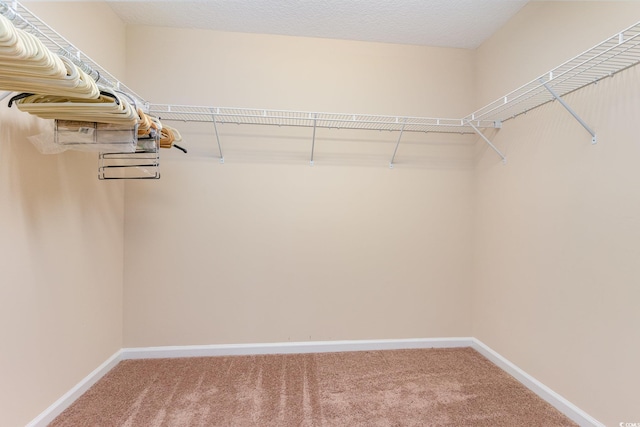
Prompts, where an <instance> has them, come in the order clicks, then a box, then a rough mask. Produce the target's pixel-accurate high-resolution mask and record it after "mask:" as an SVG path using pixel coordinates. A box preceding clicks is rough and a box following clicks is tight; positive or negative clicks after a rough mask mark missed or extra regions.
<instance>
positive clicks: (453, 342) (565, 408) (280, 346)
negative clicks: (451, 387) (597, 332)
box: [26, 337, 604, 427]
mask: <svg viewBox="0 0 640 427" xmlns="http://www.w3.org/2000/svg"><path fill="white" fill-rule="evenodd" d="M457 347H471V348H473V349H475V350H476V351H477V352H479V353H480V354H482V355H483V356H484V357H486V358H487V359H489V360H490V361H491V362H493V363H494V364H495V365H497V366H498V367H499V368H501V369H502V370H504V371H505V372H507V373H508V374H510V375H511V376H513V377H514V378H515V379H516V380H518V381H519V382H520V383H522V384H523V385H524V386H525V387H527V388H528V389H529V390H531V391H533V392H534V393H535V394H537V395H538V396H540V397H541V398H542V399H544V400H545V401H547V402H549V403H550V404H551V405H553V406H554V407H555V408H556V409H558V410H559V411H560V412H562V413H563V414H565V415H566V416H567V417H569V418H570V419H571V420H573V421H574V422H576V423H578V424H579V425H580V426H583V427H587V426H588V427H604V424H602V423H600V422H599V421H597V420H595V419H594V418H593V417H591V416H590V415H589V414H587V413H586V412H584V411H583V410H581V409H580V408H578V407H577V406H575V405H574V404H572V403H571V402H569V401H568V400H566V399H565V398H564V397H562V396H560V395H559V394H558V393H556V392H554V391H553V390H551V389H550V388H549V387H547V386H545V385H544V384H542V383H541V382H540V381H538V380H536V379H535V378H533V377H532V376H531V375H529V374H527V373H526V372H524V371H523V370H522V369H520V368H519V367H517V366H516V365H514V364H513V363H511V362H510V361H509V360H507V359H506V358H504V357H503V356H502V355H500V354H498V353H497V352H496V351H494V350H493V349H491V348H490V347H488V346H487V345H486V344H484V343H483V342H482V341H480V340H478V339H476V338H471V337H461V338H417V339H395V340H356V341H309V342H284V343H264V344H219V345H192V346H167V347H136V348H123V349H121V350H120V351H118V352H116V353H115V354H114V355H113V356H111V357H110V358H109V359H108V360H106V361H105V362H104V363H103V364H102V365H100V366H99V367H98V368H96V369H95V370H94V371H93V372H91V373H90V374H89V375H87V377H85V378H84V379H83V380H82V381H80V382H79V383H78V384H77V385H76V386H75V387H73V388H72V389H71V390H69V391H68V392H67V393H66V394H65V395H64V396H62V397H61V398H60V399H58V400H57V401H56V402H55V403H53V404H52V405H51V406H50V407H49V408H47V409H46V410H45V411H44V412H42V413H41V414H40V415H38V416H37V417H36V418H34V419H33V420H32V421H31V422H30V423H29V424H27V426H26V427H45V426H46V425H48V424H49V423H50V422H51V421H53V420H54V419H55V418H56V417H57V416H58V415H60V414H61V413H62V411H64V410H65V409H67V408H68V407H69V406H70V405H71V404H72V403H73V402H74V401H75V400H76V399H78V398H79V397H80V396H81V395H82V394H83V393H84V392H86V391H87V390H88V389H89V388H90V387H91V386H92V385H93V384H95V383H96V382H97V381H98V380H99V379H100V378H102V377H103V376H104V375H105V374H106V373H107V372H109V371H110V370H111V369H112V368H113V367H115V366H116V365H117V364H118V363H119V362H120V361H121V360H128V359H159V358H177V357H210V356H243V355H257V354H300V353H331V352H344V351H373V350H403V349H415V348H457Z"/></svg>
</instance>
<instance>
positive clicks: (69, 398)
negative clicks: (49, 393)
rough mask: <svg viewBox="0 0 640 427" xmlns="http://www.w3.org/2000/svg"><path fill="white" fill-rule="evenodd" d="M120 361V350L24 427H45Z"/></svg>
mask: <svg viewBox="0 0 640 427" xmlns="http://www.w3.org/2000/svg"><path fill="white" fill-rule="evenodd" d="M120 360H122V350H118V351H117V352H116V353H115V354H114V355H113V356H111V357H110V358H108V359H107V360H106V361H105V362H104V363H103V364H102V365H100V366H98V367H97V368H96V369H94V370H93V372H91V373H90V374H89V375H87V376H86V377H85V378H83V379H82V381H80V382H79V383H78V384H76V385H75V386H74V387H73V388H72V389H71V390H69V391H68V392H66V393H65V394H64V395H63V396H62V397H61V398H60V399H58V400H56V401H55V402H54V403H53V404H52V405H51V406H49V407H48V408H47V409H45V410H44V411H43V412H42V413H41V414H40V415H38V416H37V417H35V418H34V419H33V420H31V422H29V424H27V425H26V427H46V426H47V425H48V424H49V423H50V422H52V421H53V420H54V419H55V418H56V417H57V416H58V415H60V414H61V413H62V412H63V411H64V410H65V409H67V408H68V407H69V406H71V404H72V403H73V402H75V401H76V400H77V399H78V398H79V397H80V396H82V395H83V394H84V393H85V392H86V391H87V390H89V388H91V386H92V385H94V384H95V383H97V382H98V380H100V378H102V377H103V376H104V375H105V374H106V373H107V372H109V371H110V370H111V369H113V368H114V367H115V366H116V365H117V364H118V363H119V362H120Z"/></svg>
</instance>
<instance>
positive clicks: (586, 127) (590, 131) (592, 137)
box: [541, 81, 598, 144]
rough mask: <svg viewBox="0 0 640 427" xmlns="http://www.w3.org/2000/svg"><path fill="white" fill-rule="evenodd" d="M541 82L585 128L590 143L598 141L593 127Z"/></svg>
mask: <svg viewBox="0 0 640 427" xmlns="http://www.w3.org/2000/svg"><path fill="white" fill-rule="evenodd" d="M541 83H542V85H543V86H544V87H545V89H547V90H548V91H549V93H550V94H551V96H553V98H554V99H555V100H557V101H558V102H559V103H560V104H561V105H562V106H563V107H564V108H565V109H566V110H567V111H568V112H569V113H570V114H571V115H572V116H573V118H574V119H576V120H577V121H578V123H580V124H581V125H582V127H583V128H585V129H586V130H587V132H589V134H591V143H592V144H595V143H596V142H598V140H597V138H596V133H595V132H594V131H593V129H591V128H590V127H589V125H587V123H586V122H585V121H584V120H582V118H581V117H580V116H579V115H578V113H576V112H575V111H574V110H573V108H571V106H569V104H567V102H566V101H565V100H564V99H562V97H561V96H559V95H558V94H557V93H555V92H554V90H553V89H551V87H550V86H549V85H548V84H547V83H546V82H544V81H541Z"/></svg>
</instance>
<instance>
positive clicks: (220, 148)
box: [211, 112, 224, 163]
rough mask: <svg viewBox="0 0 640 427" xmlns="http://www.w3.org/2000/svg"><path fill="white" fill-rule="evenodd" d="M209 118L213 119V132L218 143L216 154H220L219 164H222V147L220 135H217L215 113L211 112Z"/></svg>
mask: <svg viewBox="0 0 640 427" xmlns="http://www.w3.org/2000/svg"><path fill="white" fill-rule="evenodd" d="M212 113H213V114H211V117H212V118H213V130H214V131H215V132H216V141H217V142H218V152H219V153H220V163H224V155H223V154H222V145H220V135H218V124H217V121H216V113H215V112H212Z"/></svg>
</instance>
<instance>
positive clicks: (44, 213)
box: [0, 105, 121, 241]
mask: <svg viewBox="0 0 640 427" xmlns="http://www.w3.org/2000/svg"><path fill="white" fill-rule="evenodd" d="M49 125H50V123H48V122H47V121H46V120H42V119H39V118H37V117H34V116H31V115H29V114H25V113H22V112H19V111H17V110H15V109H10V108H8V107H7V106H6V105H3V106H1V107H0V201H1V203H0V205H2V206H0V207H1V209H0V213H3V217H4V216H5V215H6V218H3V222H4V225H5V226H14V227H15V226H17V224H21V225H22V226H23V228H24V230H26V232H28V233H29V234H32V236H31V237H33V238H34V239H35V240H33V241H38V240H37V238H38V235H39V233H41V232H43V231H44V228H46V227H48V226H49V225H50V223H51V222H50V221H51V220H52V219H53V218H57V219H58V220H59V221H61V222H63V223H64V222H67V221H71V220H72V219H71V218H74V219H75V221H74V223H73V224H72V226H73V227H76V228H78V229H79V230H81V229H82V224H83V222H84V221H82V218H86V217H89V216H95V214H96V212H95V211H96V210H97V209H98V208H97V206H105V205H104V203H106V204H107V205H112V206H118V205H120V204H121V202H118V201H117V199H116V198H117V197H118V195H117V192H113V191H95V188H93V187H95V185H96V182H97V181H98V179H97V160H96V158H97V154H96V153H81V152H65V153H62V154H51V155H46V154H41V153H40V152H39V151H38V150H37V149H36V148H35V147H34V146H33V145H32V144H31V143H30V142H29V140H28V137H30V136H34V135H38V134H40V133H43V132H46V131H47V130H48V129H49V128H50V126H49ZM101 184H102V183H101ZM106 185H109V184H106ZM116 185H117V184H116ZM87 194H91V198H93V197H96V198H97V200H95V201H96V203H90V202H88V199H87V197H86V195H87ZM102 199H104V200H102ZM70 214H71V215H70ZM99 215H105V217H104V220H105V222H106V221H109V219H108V218H110V217H111V216H112V214H109V213H106V212H102V213H99ZM78 219H80V221H78ZM47 224H49V225H47ZM60 225H61V226H62V225H63V224H60Z"/></svg>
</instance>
